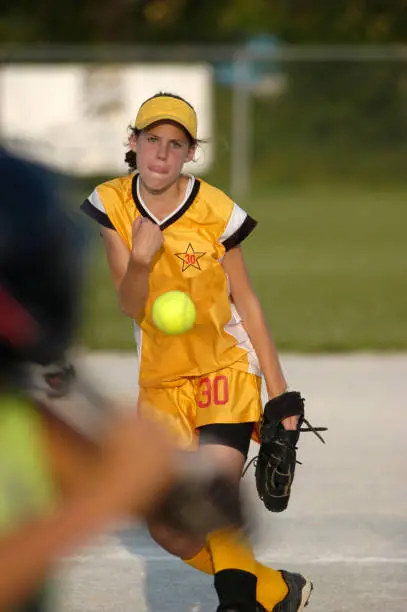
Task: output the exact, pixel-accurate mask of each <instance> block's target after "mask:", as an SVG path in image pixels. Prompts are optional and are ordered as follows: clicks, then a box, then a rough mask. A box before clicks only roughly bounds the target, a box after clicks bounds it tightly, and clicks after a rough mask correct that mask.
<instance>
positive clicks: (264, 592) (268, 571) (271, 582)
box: [256, 561, 288, 610]
mask: <svg viewBox="0 0 407 612" xmlns="http://www.w3.org/2000/svg"><path fill="white" fill-rule="evenodd" d="M256 576H257V601H258V602H260V603H261V605H262V606H263V607H264V608H266V610H272V609H273V608H274V606H275V605H276V604H278V603H279V602H280V601H282V600H283V599H284V597H285V596H286V595H287V593H288V586H287V583H286V581H285V580H284V578H283V577H282V575H281V572H279V571H277V570H275V569H273V568H271V567H267V565H262V564H261V563H259V562H258V561H257V562H256Z"/></svg>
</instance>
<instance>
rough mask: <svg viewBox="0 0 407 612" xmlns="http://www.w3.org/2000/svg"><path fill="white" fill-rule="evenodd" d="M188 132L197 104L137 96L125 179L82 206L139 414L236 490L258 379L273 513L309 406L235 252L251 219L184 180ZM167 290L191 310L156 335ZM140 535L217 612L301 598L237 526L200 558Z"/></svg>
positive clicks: (302, 586) (278, 610)
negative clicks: (214, 602) (149, 416)
mask: <svg viewBox="0 0 407 612" xmlns="http://www.w3.org/2000/svg"><path fill="white" fill-rule="evenodd" d="M197 133H198V130H197V116H196V113H195V110H194V109H193V107H192V106H191V105H190V104H189V103H188V102H187V101H186V100H184V99H183V98H181V97H179V96H176V95H173V94H168V93H159V94H157V95H155V96H153V97H152V98H149V99H148V100H146V101H145V102H144V103H143V104H142V105H141V107H140V108H139V110H138V113H137V117H136V120H135V124H134V126H133V127H132V128H131V133H130V138H129V150H128V152H127V154H126V161H127V163H128V165H129V170H130V172H129V174H127V175H126V176H122V177H119V178H115V179H113V180H110V181H108V182H106V183H103V184H101V185H98V186H97V187H96V189H95V190H94V191H93V192H92V193H91V195H90V196H89V197H88V199H87V200H86V201H85V202H84V203H83V205H82V210H83V211H84V212H85V213H87V214H88V215H89V216H90V217H92V218H93V219H94V220H96V221H97V222H98V223H99V225H100V229H101V234H102V237H103V240H104V246H105V250H106V255H107V260H108V263H109V266H110V270H111V274H112V277H113V281H114V284H115V288H116V291H117V294H118V298H119V301H120V306H121V308H122V310H123V312H124V313H125V314H126V315H127V316H129V317H130V318H132V319H133V320H134V333H135V339H136V343H137V350H138V356H139V386H140V393H139V410H140V412H141V413H145V412H147V413H148V411H149V410H150V406H155V407H156V408H157V412H158V413H159V417H160V416H161V418H162V420H164V421H166V422H168V423H169V424H171V426H172V428H173V429H175V430H176V432H177V434H178V439H179V443H180V445H182V446H183V447H189V446H194V445H195V444H197V443H199V445H200V446H201V447H202V448H203V449H205V450H206V451H207V452H208V453H212V454H215V455H216V456H218V457H219V458H220V459H221V460H222V461H224V462H225V464H226V465H228V466H229V469H230V470H231V472H232V473H233V475H234V477H235V479H236V484H237V486H238V483H239V481H240V478H241V474H242V469H243V466H244V463H245V460H246V457H247V453H248V449H249V444H250V440H251V439H252V438H254V439H256V438H257V439H258V436H259V427H258V424H259V422H260V419H261V415H262V406H261V395H260V388H261V374H263V376H264V378H265V382H266V387H267V393H268V398H269V401H268V403H267V405H266V409H265V413H264V420H263V428H264V432H265V434H266V433H267V432H268V435H269V438H270V439H269V441H268V445H267V443H266V442H267V440H266V437H264V441H265V444H264V445H262V447H261V452H260V456H259V460H258V466H257V468H256V481H257V486H258V490H259V493H260V496H261V497H262V499H263V501H264V503H266V505H267V507H269V508H270V509H273V510H277V511H279V510H282V509H284V507H285V506H286V504H287V502H288V497H289V493H290V485H291V480H292V475H293V470H294V467H295V447H296V442H297V440H298V436H299V431H300V427H301V423H302V421H303V415H304V404H303V400H302V398H301V396H300V394H299V393H296V392H291V391H288V389H287V382H286V380H285V378H284V375H283V372H282V370H281V367H280V363H279V359H278V356H277V352H276V348H275V344H274V341H273V338H272V336H271V334H270V331H269V329H268V327H267V324H266V321H265V317H264V314H263V311H262V308H261V305H260V303H259V300H258V298H257V295H256V294H255V292H254V290H253V287H252V284H251V282H250V277H249V273H248V270H247V267H246V264H245V260H244V256H243V251H242V248H241V244H242V242H243V241H244V240H245V239H246V238H247V237H248V236H249V234H251V232H252V231H253V230H254V228H255V226H256V221H255V220H254V219H252V217H251V216H250V215H249V214H247V213H246V212H245V211H244V210H243V209H242V208H240V207H239V206H238V204H236V203H235V202H233V200H231V199H230V198H229V197H228V196H227V195H226V194H225V193H223V192H222V191H220V190H219V189H217V188H216V187H214V186H213V185H210V184H208V183H207V182H205V181H203V180H201V179H198V178H196V177H194V176H191V175H186V174H183V166H184V164H185V163H186V162H190V161H192V160H193V158H194V154H195V150H196V147H197V144H198V140H197ZM170 290H179V291H183V292H185V293H187V294H188V295H189V296H190V297H191V299H192V301H193V302H194V304H195V307H196V310H197V318H196V325H195V326H194V327H193V328H192V329H191V330H190V331H188V332H186V333H184V334H180V335H167V334H164V333H162V332H161V331H159V330H158V329H157V328H156V326H155V325H154V323H153V320H152V314H151V311H152V305H153V303H154V301H155V300H156V298H157V297H158V296H160V295H162V294H163V293H165V292H167V291H170ZM264 424H269V427H264ZM270 427H271V428H274V429H272V431H271V429H270ZM270 432H271V434H270ZM270 436H271V437H270ZM262 439H263V438H262ZM276 442H277V443H278V444H277V446H278V449H280V448H284V449H285V451H286V454H285V455H284V457H283V460H285V461H287V457H288V455H289V467H290V468H292V470H291V472H290V474H282V476H281V478H282V480H281V481H279V476H278V475H276V473H275V472H274V476H273V482H272V483H271V482H269V483H268V482H267V474H270V470H267V469H266V468H267V461H268V460H269V459H270V457H271V455H272V454H273V453H271V455H270V453H269V452H268V451H269V450H270V444H275V443H276ZM278 452H280V451H278ZM287 453H288V455H287ZM293 458H294V461H293ZM270 491H271V498H270V499H266V497H267V495H269V494H270ZM267 492H268V493H267ZM273 492H274V494H273ZM273 500H275V502H276V503H275V504H274V501H273ZM149 527H150V532H151V534H152V537H153V538H154V539H155V540H156V541H157V542H158V543H159V544H160V545H161V546H163V547H164V548H165V549H166V550H168V551H169V552H171V553H173V554H175V555H178V556H179V557H181V558H182V559H183V560H184V561H185V562H186V563H188V564H189V565H191V566H193V567H195V568H196V569H198V570H200V571H203V572H207V573H210V574H213V575H214V586H215V589H216V591H217V594H218V597H219V608H218V610H219V611H221V610H222V611H227V610H228V611H230V612H232V611H236V612H238V611H240V612H255V611H258V612H260V611H264V610H266V611H272V610H273V611H274V612H291V611H294V610H302V609H303V608H304V607H305V605H306V604H307V602H308V599H309V596H310V593H311V589H312V585H311V583H310V581H309V580H307V579H306V578H304V577H303V576H302V575H300V574H295V573H291V572H288V571H285V570H281V571H280V570H275V569H272V568H270V567H266V566H265V565H262V564H260V563H258V562H256V559H255V558H254V555H253V550H252V548H251V546H250V544H249V542H247V541H245V540H244V539H242V536H241V534H240V533H238V532H234V531H231V530H228V531H217V532H214V533H211V535H210V536H209V537H208V539H207V541H206V542H203V543H202V547H201V548H200V549H199V550H198V549H197V547H191V546H189V543H188V542H187V541H186V540H185V538H183V537H182V534H178V533H175V532H174V531H173V530H171V529H168V528H167V527H166V526H165V524H164V523H161V524H158V523H157V522H155V523H153V522H150V525H149Z"/></svg>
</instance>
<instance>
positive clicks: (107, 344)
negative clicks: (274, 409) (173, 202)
mask: <svg viewBox="0 0 407 612" xmlns="http://www.w3.org/2000/svg"><path fill="white" fill-rule="evenodd" d="M241 204H242V205H243V206H245V207H246V209H247V210H248V211H249V212H250V214H251V215H252V216H254V217H255V218H257V219H258V221H259V226H258V228H257V229H256V231H255V233H254V234H253V235H252V236H251V237H250V238H249V239H248V240H247V241H246V243H245V245H244V251H245V255H246V257H247V261H248V264H249V268H250V271H251V274H252V278H253V283H254V286H255V288H256V290H257V292H258V294H259V296H260V299H261V301H262V304H263V306H264V310H265V312H266V314H267V317H268V321H269V323H270V326H271V329H272V331H273V333H274V336H275V338H276V341H277V344H278V347H279V349H280V350H284V351H295V352H318V351H332V352H334V351H355V350H403V349H406V348H407V240H406V228H407V187H406V188H405V189H404V188H403V187H398V188H394V189H390V188H385V187H381V188H378V189H375V190H374V191H373V190H372V191H371V192H369V191H368V190H366V189H364V188H362V187H358V186H357V187H349V186H348V187H341V186H338V185H337V184H335V185H332V186H330V187H321V186H319V187H315V188H313V187H303V188H296V189H292V190H290V189H281V188H280V189H270V190H269V192H268V193H264V192H263V193H261V194H258V195H257V196H256V197H253V198H251V199H250V200H249V201H246V202H242V203H241ZM94 233H95V246H94V250H93V255H92V260H91V266H90V270H91V273H90V275H89V279H88V283H87V287H86V317H85V324H84V326H83V333H82V337H81V341H82V342H83V343H84V344H85V345H86V346H88V347H89V348H92V349H114V350H116V349H120V350H123V349H130V350H134V341H133V335H132V324H131V321H130V320H128V319H126V318H125V317H124V316H123V315H122V314H121V313H120V311H119V308H118V305H117V300H116V295H115V292H114V289H113V284H112V282H111V280H110V277H109V272H108V269H107V265H106V262H105V257H104V252H103V245H102V243H101V241H100V240H99V239H97V228H96V226H95V227H94Z"/></svg>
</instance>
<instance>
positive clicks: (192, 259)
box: [175, 243, 205, 272]
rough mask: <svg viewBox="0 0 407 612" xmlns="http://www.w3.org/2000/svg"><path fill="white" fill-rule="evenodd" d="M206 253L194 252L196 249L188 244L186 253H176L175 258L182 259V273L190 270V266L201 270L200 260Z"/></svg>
mask: <svg viewBox="0 0 407 612" xmlns="http://www.w3.org/2000/svg"><path fill="white" fill-rule="evenodd" d="M204 255H205V253H199V252H197V251H194V247H193V246H192V244H191V243H189V244H188V246H187V248H186V251H185V252H184V253H175V256H176V257H178V258H179V259H181V261H182V272H185V270H188V268H189V267H190V266H192V267H193V268H196V269H197V270H201V266H200V265H199V260H200V258H201V257H203V256H204Z"/></svg>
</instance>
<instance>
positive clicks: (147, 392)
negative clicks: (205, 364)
mask: <svg viewBox="0 0 407 612" xmlns="http://www.w3.org/2000/svg"><path fill="white" fill-rule="evenodd" d="M138 410H139V412H140V414H142V415H145V416H146V417H148V416H152V417H153V418H155V419H157V420H159V421H161V422H164V423H165V424H166V425H168V427H169V428H170V430H171V431H172V432H173V433H174V434H175V436H176V438H177V441H178V443H179V444H180V445H181V446H183V447H189V446H195V445H196V443H197V439H198V434H197V429H199V427H202V426H203V425H210V424H212V423H250V422H253V423H258V422H259V420H260V415H261V378H260V377H259V376H256V375H255V374H249V373H247V372H242V371H239V370H234V369H233V368H224V369H222V370H218V371H217V372H213V373H211V374H207V375H205V376H199V377H193V378H185V379H182V380H181V381H180V384H179V385H178V386H176V387H164V388H156V387H140V392H139V400H138ZM253 439H255V440H257V439H258V438H257V427H256V428H255V430H254V432H253Z"/></svg>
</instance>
